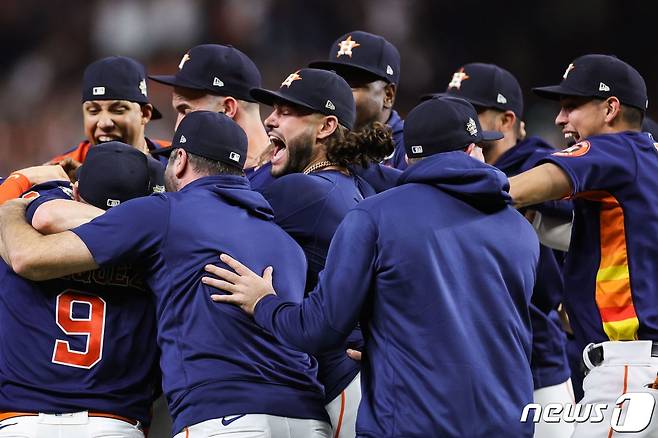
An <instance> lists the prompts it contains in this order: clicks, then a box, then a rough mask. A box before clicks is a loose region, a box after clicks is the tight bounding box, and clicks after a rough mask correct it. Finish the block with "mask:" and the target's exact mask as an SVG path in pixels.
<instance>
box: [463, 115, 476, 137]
mask: <svg viewBox="0 0 658 438" xmlns="http://www.w3.org/2000/svg"><path fill="white" fill-rule="evenodd" d="M466 130H467V131H468V133H469V134H471V135H472V136H473V137H476V136H477V135H478V125H476V124H475V120H473V119H472V118H470V117H469V118H468V123H466Z"/></svg>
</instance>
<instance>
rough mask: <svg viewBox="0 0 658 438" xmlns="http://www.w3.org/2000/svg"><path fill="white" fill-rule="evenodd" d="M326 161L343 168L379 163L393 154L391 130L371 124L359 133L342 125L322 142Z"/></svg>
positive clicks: (377, 124)
mask: <svg viewBox="0 0 658 438" xmlns="http://www.w3.org/2000/svg"><path fill="white" fill-rule="evenodd" d="M323 143H324V145H325V147H326V149H327V160H329V161H331V162H332V163H336V164H338V165H340V166H343V167H348V166H355V165H360V166H363V167H366V166H367V165H368V164H369V163H379V162H380V161H382V160H383V159H384V158H385V157H387V156H388V155H390V154H391V153H392V152H393V148H394V144H393V136H392V134H391V128H389V127H388V126H387V125H385V124H383V123H380V122H373V123H371V124H369V125H366V126H365V127H363V128H362V129H361V130H360V131H350V130H348V129H347V128H345V127H344V126H342V125H338V128H336V130H335V131H334V133H333V134H331V135H330V136H329V137H327V138H326V139H325V140H324V142H323Z"/></svg>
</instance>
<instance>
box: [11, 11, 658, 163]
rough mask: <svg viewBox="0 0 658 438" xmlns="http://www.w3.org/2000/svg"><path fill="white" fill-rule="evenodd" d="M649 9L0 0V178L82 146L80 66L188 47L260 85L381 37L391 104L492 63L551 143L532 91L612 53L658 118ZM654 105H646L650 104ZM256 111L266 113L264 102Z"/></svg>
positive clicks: (404, 103) (152, 62)
mask: <svg viewBox="0 0 658 438" xmlns="http://www.w3.org/2000/svg"><path fill="white" fill-rule="evenodd" d="M654 6H655V3H654V2H653V1H642V0H626V1H624V2H621V1H612V0H552V1H550V2H548V1H525V2H519V3H518V4H517V3H515V2H513V1H507V2H497V1H488V2H485V1H468V0H462V1H459V2H455V1H439V0H437V1H431V0H332V1H309V0H51V1H43V0H2V1H0V46H1V48H2V50H1V53H2V64H1V65H2V68H1V69H0V133H1V135H0V175H7V174H8V173H9V172H10V171H11V170H13V169H18V168H22V167H26V166H29V165H34V164H39V163H43V162H45V161H47V160H48V159H49V158H51V157H52V156H54V155H57V154H59V153H61V152H63V151H65V150H67V149H70V148H71V147H73V146H75V145H77V144H78V143H79V142H80V141H81V140H83V139H84V134H83V131H82V113H81V101H80V93H81V91H80V87H81V79H82V72H83V70H84V68H85V66H86V65H87V64H88V63H90V62H92V61H94V60H96V59H99V58H102V57H105V56H110V55H126V56H131V57H134V58H135V59H137V60H139V61H140V62H142V63H143V64H145V65H146V67H147V71H148V73H149V74H172V73H174V72H175V71H176V69H177V65H178V63H179V61H180V58H181V57H182V55H183V54H184V53H185V52H186V51H187V49H188V48H190V47H192V46H194V45H197V44H201V43H221V44H232V45H234V46H235V47H237V48H239V49H240V50H242V51H244V52H245V53H247V55H249V56H250V57H251V58H252V59H253V60H254V62H255V63H256V64H257V65H258V66H259V68H260V69H261V73H262V75H263V84H264V86H265V87H268V88H271V87H278V86H279V84H280V83H281V81H282V80H283V79H284V78H285V77H286V76H287V75H288V74H289V73H291V72H292V71H294V70H296V69H298V68H300V67H303V66H305V65H306V64H307V63H308V62H309V61H312V60H317V59H323V58H325V57H326V56H327V54H328V51H329V46H330V45H331V44H332V43H333V41H334V40H335V39H336V38H337V37H338V36H339V35H341V34H343V33H346V32H349V31H351V30H357V29H358V30H366V31H369V32H373V33H377V34H380V35H383V36H384V37H385V38H387V39H388V40H389V41H391V42H392V43H393V44H395V45H396V46H397V48H398V49H399V51H400V53H401V56H402V67H401V83H400V86H399V89H398V98H397V103H396V109H397V110H398V111H399V112H400V113H401V115H402V116H403V117H404V115H405V114H406V113H407V112H408V111H409V110H410V109H411V108H413V106H414V105H415V104H416V103H417V102H418V98H419V96H420V95H421V94H424V93H427V92H433V91H443V90H444V89H445V88H446V86H447V84H448V82H449V80H450V79H451V77H452V73H453V72H454V71H455V70H457V69H458V68H459V67H460V65H462V64H465V63H468V62H476V61H480V62H493V63H496V64H498V65H500V66H501V67H504V68H506V69H508V70H510V71H511V72H512V73H513V74H515V75H516V76H517V78H518V79H519V81H520V83H521V86H522V87H523V88H524V92H525V97H526V111H525V120H526V124H527V130H528V133H529V134H536V135H540V136H542V137H544V138H545V139H546V140H548V141H550V142H553V144H556V145H559V143H560V141H561V140H560V137H561V136H560V134H559V131H558V129H557V128H555V127H554V126H553V119H554V118H555V115H556V111H557V106H556V105H555V104H554V103H550V102H545V101H542V100H540V99H537V98H535V97H534V96H533V95H532V94H531V92H530V88H531V87H533V86H538V85H548V84H553V83H557V82H559V80H560V79H561V76H562V74H563V73H564V70H565V69H566V67H567V65H568V64H569V63H570V62H571V60H573V59H574V58H576V57H578V56H580V55H582V54H585V53H607V54H615V55H617V56H618V57H620V58H621V59H623V60H625V61H626V62H628V63H630V64H631V65H633V66H634V67H635V68H637V69H638V70H639V71H640V73H641V74H642V75H643V76H644V78H645V80H646V82H647V87H648V90H649V115H650V116H651V117H653V118H656V116H658V90H657V88H658V84H657V83H656V73H655V72H656V70H658V69H657V67H658V60H657V57H656V54H655V52H654V50H655V46H654V44H655V42H656V40H657V37H656V28H655V27H654V21H655V17H654V16H653V15H652V14H653V12H654V9H653V7H654ZM148 87H149V97H150V99H151V102H153V103H154V104H155V106H156V107H157V108H158V109H160V111H161V112H162V113H163V114H164V118H163V119H162V120H158V121H155V122H152V123H150V124H149V125H148V127H147V135H148V136H150V137H154V138H161V139H167V140H169V139H171V136H172V134H173V126H174V114H173V110H172V109H171V103H170V98H171V89H170V88H168V87H165V86H162V85H159V84H156V83H154V82H149V84H148ZM653 103H656V104H655V105H654V104H653ZM261 113H262V116H263V117H265V116H267V114H268V109H267V108H262V111H261Z"/></svg>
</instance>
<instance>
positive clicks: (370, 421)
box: [255, 152, 539, 438]
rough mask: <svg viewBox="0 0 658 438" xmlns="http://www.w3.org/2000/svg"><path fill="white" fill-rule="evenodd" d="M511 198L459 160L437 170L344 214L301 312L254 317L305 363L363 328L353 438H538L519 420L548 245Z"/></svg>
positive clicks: (426, 163) (272, 301) (429, 162)
mask: <svg viewBox="0 0 658 438" xmlns="http://www.w3.org/2000/svg"><path fill="white" fill-rule="evenodd" d="M507 187H508V185H507V178H506V177H505V175H504V174H502V173H501V172H500V171H498V170H496V169H495V168H493V167H491V166H488V165H486V164H483V163H480V162H478V161H477V160H474V159H472V158H470V157H468V156H467V155H466V154H464V153H463V152H448V153H442V154H438V155H435V156H432V157H428V158H426V159H424V160H423V161H421V162H419V163H418V164H415V165H414V166H411V167H410V168H409V169H407V170H406V171H405V172H404V173H403V175H402V177H401V179H400V186H399V187H396V188H393V189H390V190H387V191H385V192H383V193H381V194H378V195H375V196H372V197H370V198H367V199H365V200H364V201H362V202H361V203H360V204H359V205H358V206H356V207H355V208H354V209H352V210H351V211H350V212H349V213H347V215H346V216H345V219H344V220H343V222H342V223H341V225H340V226H339V228H338V230H337V231H336V234H335V235H334V238H333V240H332V242H331V246H330V248H329V254H328V256H327V265H326V267H325V270H324V271H323V272H322V273H320V277H319V282H318V285H317V287H316V288H315V290H314V291H313V292H312V293H311V294H309V296H308V297H307V298H306V299H305V300H304V302H303V304H302V305H296V304H290V303H286V302H284V301H283V300H282V299H281V298H279V297H277V296H274V295H270V296H267V297H264V298H263V299H262V300H261V301H260V302H259V303H258V305H257V306H256V311H255V318H256V321H257V322H258V323H259V324H260V325H261V326H262V327H263V328H265V329H266V330H268V331H270V332H272V333H275V334H276V335H277V336H279V337H281V339H285V340H286V341H287V342H290V343H292V344H293V345H297V346H298V347H299V348H302V349H304V350H306V351H310V352H315V351H317V350H319V349H322V348H326V347H330V346H334V345H338V344H340V342H342V341H343V340H344V339H345V337H346V336H348V334H349V333H350V332H351V330H352V329H353V328H354V326H355V325H356V323H357V321H360V323H361V328H362V330H363V334H364V338H365V350H364V359H363V362H362V382H363V398H362V401H361V404H360V406H359V412H358V417H357V426H356V428H357V436H360V437H383V436H395V437H423V438H426V437H429V436H433V437H434V436H442V437H443V436H446V437H447V436H451V437H471V438H475V437H502V436H505V437H508V436H509V437H530V436H532V424H522V423H520V422H519V418H520V415H521V411H522V409H523V407H524V406H525V405H526V404H527V403H530V402H532V392H533V384H532V375H531V372H530V348H531V327H530V317H529V314H528V303H529V301H530V295H531V293H532V288H533V286H534V278H535V268H536V264H537V259H538V251H539V244H538V241H537V236H536V234H535V231H534V230H533V229H532V227H531V225H530V224H529V223H528V221H527V220H526V219H525V218H524V217H523V216H522V215H520V214H519V213H518V212H517V211H516V210H515V209H513V208H511V206H510V205H509V202H510V198H509V195H508V193H507ZM274 272H275V275H276V270H275V271H274ZM474 274H476V275H474ZM473 412H477V418H475V417H474V416H473Z"/></svg>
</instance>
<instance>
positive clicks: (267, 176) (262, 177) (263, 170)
mask: <svg viewBox="0 0 658 438" xmlns="http://www.w3.org/2000/svg"><path fill="white" fill-rule="evenodd" d="M244 175H245V176H246V177H247V179H248V180H249V184H250V185H251V189H252V190H257V191H261V190H263V189H264V188H265V187H267V186H268V185H270V184H272V183H273V182H274V177H273V176H272V163H270V162H269V161H268V162H267V163H265V164H263V165H262V166H260V167H259V168H254V167H250V168H249V169H245V170H244Z"/></svg>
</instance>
